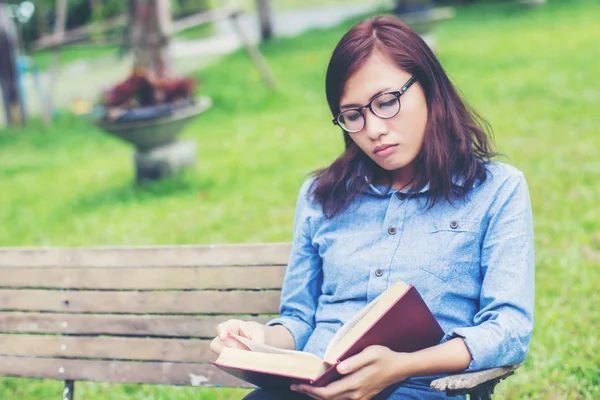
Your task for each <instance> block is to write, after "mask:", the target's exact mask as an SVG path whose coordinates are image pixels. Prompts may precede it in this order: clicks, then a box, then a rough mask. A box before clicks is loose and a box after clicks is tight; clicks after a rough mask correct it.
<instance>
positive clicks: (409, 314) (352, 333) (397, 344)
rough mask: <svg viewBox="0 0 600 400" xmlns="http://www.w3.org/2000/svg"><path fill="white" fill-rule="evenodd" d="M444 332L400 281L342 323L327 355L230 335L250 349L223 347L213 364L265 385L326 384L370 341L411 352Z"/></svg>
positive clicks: (436, 340)
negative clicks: (339, 367)
mask: <svg viewBox="0 0 600 400" xmlns="http://www.w3.org/2000/svg"><path fill="white" fill-rule="evenodd" d="M443 336H444V332H443V330H442V328H441V327H440V325H439V324H438V322H437V321H436V320H435V318H434V316H433V314H432V313H431V311H430V310H429V308H428V307H427V305H426V304H425V302H424V301H423V299H422V298H421V295H420V294H419V292H417V289H416V288H415V287H414V286H412V285H410V286H409V285H407V284H406V283H404V282H398V283H396V284H394V285H393V286H391V287H390V288H388V289H387V290H386V291H385V292H383V293H382V294H381V295H380V296H378V297H377V298H376V299H375V300H373V301H372V302H371V303H369V304H368V305H367V306H366V307H365V308H363V309H362V310H361V311H360V312H359V313H358V314H356V315H355V316H354V317H353V318H352V319H351V320H350V321H348V322H347V323H346V324H344V326H343V327H342V328H341V329H340V330H339V331H338V332H337V333H336V334H335V336H334V337H333V338H332V340H331V341H330V342H329V344H328V346H327V350H326V351H325V355H324V357H323V359H321V358H319V357H317V356H315V355H314V354H311V353H307V352H302V351H294V350H283V349H278V348H275V347H271V346H267V345H264V344H260V343H256V342H253V341H252V340H250V339H247V338H244V337H241V336H236V335H232V337H234V338H235V339H236V340H238V341H239V342H240V343H242V344H243V345H244V346H245V347H246V348H247V349H248V350H241V349H234V348H230V347H225V348H223V350H222V351H221V354H220V355H219V357H218V358H217V360H216V361H214V363H213V364H214V365H216V366H217V367H218V368H220V369H222V370H223V371H225V372H228V373H230V374H232V375H234V376H236V377H238V378H240V379H243V380H245V381H247V382H250V383H252V384H254V385H257V386H261V387H289V385H290V384H292V383H309V384H312V385H315V386H325V385H327V384H328V383H330V382H332V381H334V380H336V379H338V378H340V377H341V375H340V374H339V373H338V372H337V369H336V367H337V365H338V364H339V363H340V362H342V361H343V360H345V359H347V358H349V357H352V356H353V355H355V354H358V353H360V352H361V351H362V350H364V349H365V348H367V347H369V346H371V345H381V346H385V347H388V348H390V349H391V350H393V351H396V352H413V351H417V350H421V349H424V348H426V347H430V346H433V345H436V344H438V343H439V341H440V340H441V339H442V337H443Z"/></svg>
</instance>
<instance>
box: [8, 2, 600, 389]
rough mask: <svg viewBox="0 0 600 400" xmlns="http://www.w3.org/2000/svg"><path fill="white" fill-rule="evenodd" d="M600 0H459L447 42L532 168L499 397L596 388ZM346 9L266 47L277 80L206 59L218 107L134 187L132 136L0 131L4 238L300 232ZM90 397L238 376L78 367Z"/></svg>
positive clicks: (279, 235)
mask: <svg viewBox="0 0 600 400" xmlns="http://www.w3.org/2000/svg"><path fill="white" fill-rule="evenodd" d="M599 18H600V3H599V2H597V1H594V0H572V1H561V0H555V1H552V0H549V2H548V4H546V5H545V6H544V7H542V8H541V9H539V10H536V11H527V10H525V9H523V8H522V7H520V6H517V5H516V4H513V3H512V2H510V3H502V4H487V3H485V4H477V5H476V6H473V7H469V8H459V9H457V15H456V17H455V18H453V19H451V20H449V21H447V22H445V23H444V24H443V25H442V26H441V27H440V28H439V29H438V31H437V40H438V43H439V53H438V54H439V57H440V59H441V61H442V63H443V65H444V66H445V67H446V69H447V70H448V71H449V74H450V76H451V78H452V79H453V81H454V82H455V83H456V85H457V86H458V87H459V88H460V89H461V91H462V92H463V93H464V95H465V97H466V98H467V99H468V100H469V102H470V104H471V105H473V106H474V107H475V108H476V109H477V110H478V111H480V113H481V114H482V115H484V116H485V117H486V118H487V119H488V120H489V122H490V123H491V125H492V126H493V127H494V132H495V139H496V145H497V148H498V149H499V150H500V152H502V153H503V154H504V155H505V158H503V160H504V161H506V162H509V163H511V164H513V165H515V166H516V167H518V168H520V169H521V170H523V171H524V173H525V175H526V177H527V179H528V183H529V188H530V191H531V197H532V203H533V212H534V221H535V244H536V268H537V272H536V296H537V297H536V321H535V332H534V336H533V341H532V345H531V351H530V354H529V357H528V359H527V363H526V364H525V366H524V367H523V368H521V369H520V370H519V371H518V372H517V373H516V375H515V376H514V377H511V378H510V379H509V380H507V381H506V382H503V383H502V384H500V385H499V386H498V388H497V398H518V399H520V398H533V399H598V398H600V353H599V352H598V348H599V338H600V334H599V332H600V312H599V311H598V304H600V296H599V295H598V290H597V289H596V287H595V286H596V282H598V281H600V268H599V264H600V207H598V205H597V204H598V200H597V199H598V198H599V197H600V179H598V178H599V177H600V134H599V133H600V128H599V126H600V116H599V115H600V113H598V104H599V103H600V88H599V87H600V52H598V33H599V30H598V23H597V21H598V19H599ZM349 26H350V25H349V24H346V25H344V26H341V27H338V28H335V29H331V30H324V31H313V32H308V33H306V34H303V35H302V36H299V37H296V38H288V39H277V40H274V41H273V42H271V43H269V44H267V45H265V46H263V47H262V50H263V52H264V54H265V56H266V57H267V59H268V62H269V64H270V66H271V67H272V69H273V71H274V74H275V76H276V78H277V81H278V84H279V90H278V91H277V92H276V93H273V92H271V91H269V90H268V89H267V88H266V87H265V85H264V84H263V83H262V82H261V79H260V75H259V73H258V72H257V70H256V69H255V67H254V66H253V64H252V63H251V62H250V61H249V59H248V57H247V56H246V55H245V54H244V53H243V52H239V53H236V54H233V55H231V56H229V57H227V58H225V59H224V60H222V61H221V62H220V63H218V64H216V65H213V66H211V67H210V68H208V69H206V70H203V71H198V72H197V73H196V76H197V77H198V78H200V79H201V80H202V82H203V83H202V85H201V86H200V87H199V90H198V91H199V93H202V94H205V95H209V96H211V97H212V99H213V101H214V107H213V108H212V109H211V110H210V111H209V112H207V113H206V114H205V115H203V116H201V117H199V118H198V119H197V120H196V121H195V122H194V123H193V124H192V125H190V126H189V128H188V129H187V130H186V131H185V134H184V136H185V137H186V138H190V139H193V140H195V141H196V142H197V145H198V149H199V157H198V164H197V165H196V167H195V168H193V169H191V170H188V171H187V172H185V173H183V174H181V175H179V176H177V177H176V178H175V179H173V180H171V181H167V182H161V183H154V184H148V185H144V186H141V187H136V186H134V185H133V184H132V182H133V171H132V166H131V149H130V148H129V147H128V146H127V145H125V144H123V143H121V142H119V141H118V140H116V139H114V138H112V137H109V136H107V135H105V134H103V133H101V132H99V131H98V130H96V129H94V128H93V127H92V126H90V125H89V124H88V123H87V122H86V121H85V120H82V119H76V118H74V117H66V116H64V117H61V119H60V120H59V121H58V122H57V123H56V124H55V125H54V126H53V127H52V128H49V129H45V128H42V127H41V126H40V125H37V124H36V123H32V124H31V125H30V126H29V127H28V128H27V129H25V130H24V131H18V130H16V131H3V132H2V131H0V221H1V225H0V245H1V246H25V245H26V246H84V245H152V244H173V243H175V244H204V243H238V242H265V241H267V242H271V241H289V240H290V239H291V225H292V219H293V212H294V203H295V199H296V194H297V190H298V188H299V187H300V185H301V183H302V181H303V179H304V178H305V177H306V176H307V174H309V173H310V171H312V170H314V169H316V168H318V167H321V166H323V165H325V164H326V163H328V162H330V161H331V160H332V159H333V158H334V157H335V156H336V155H337V154H338V153H339V152H340V150H341V149H342V140H341V135H340V133H339V132H338V131H337V130H336V129H335V128H334V127H333V125H331V122H330V119H331V116H330V115H329V112H328V109H327V105H326V102H325V96H324V83H323V81H324V73H325V68H326V63H327V60H328V57H329V55H330V53H331V50H332V49H333V46H334V45H335V43H336V41H337V40H339V38H340V36H341V35H342V33H343V32H344V31H345V30H346V29H347V28H348V27H349ZM61 387H62V386H61V383H60V382H52V381H37V380H25V379H6V378H5V379H0V398H1V399H3V400H17V399H19V400H21V399H52V398H58V396H59V395H60V393H61V390H62V389H61ZM77 392H78V393H77V395H78V397H79V398H85V399H89V400H96V399H104V398H110V399H119V400H120V399H123V400H124V399H128V400H129V399H131V400H133V399H173V400H179V399H186V400H188V399H189V400H191V399H194V400H197V399H219V398H222V399H236V398H239V397H240V396H241V394H242V393H243V392H240V391H227V390H223V391H214V390H212V389H199V388H174V387H161V386H144V385H107V384H94V383H78V384H77Z"/></svg>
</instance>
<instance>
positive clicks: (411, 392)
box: [243, 386, 464, 400]
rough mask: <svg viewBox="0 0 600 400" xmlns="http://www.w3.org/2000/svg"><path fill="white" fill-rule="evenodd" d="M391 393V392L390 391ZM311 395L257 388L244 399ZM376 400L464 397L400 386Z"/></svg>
mask: <svg viewBox="0 0 600 400" xmlns="http://www.w3.org/2000/svg"><path fill="white" fill-rule="evenodd" d="M388 393H389V392H388ZM310 399H312V398H311V397H308V396H305V395H302V394H299V393H296V392H292V391H290V390H268V389H256V390H254V391H253V392H251V393H249V394H248V395H247V396H246V397H244V399H243V400H310ZM375 399H376V400H384V399H387V400H438V399H440V400H441V399H445V400H452V399H457V400H458V399H464V397H462V396H459V397H446V394H445V393H443V392H434V391H432V390H427V389H420V388H417V387H406V386H400V387H398V388H397V389H396V390H394V393H393V394H392V395H391V396H389V397H387V396H376V397H375Z"/></svg>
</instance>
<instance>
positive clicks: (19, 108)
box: [0, 0, 25, 125]
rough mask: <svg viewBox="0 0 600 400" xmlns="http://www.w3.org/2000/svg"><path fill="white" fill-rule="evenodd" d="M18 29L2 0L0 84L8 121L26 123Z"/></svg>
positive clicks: (0, 17)
mask: <svg viewBox="0 0 600 400" xmlns="http://www.w3.org/2000/svg"><path fill="white" fill-rule="evenodd" d="M17 57H18V48H17V30H16V28H15V24H14V21H13V19H12V17H11V14H10V11H9V9H8V4H7V3H6V1H5V0H0V86H1V89H2V98H3V103H4V112H5V114H6V122H7V123H8V124H9V125H13V124H14V125H19V124H20V125H24V124H25V112H24V107H23V102H22V98H21V93H20V90H19V81H18V80H19V74H18V71H17Z"/></svg>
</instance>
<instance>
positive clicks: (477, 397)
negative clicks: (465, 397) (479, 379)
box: [469, 385, 494, 400]
mask: <svg viewBox="0 0 600 400" xmlns="http://www.w3.org/2000/svg"><path fill="white" fill-rule="evenodd" d="M492 393H494V388H493V387H490V386H487V385H485V386H482V387H480V388H477V389H475V390H474V391H472V392H470V393H469V400H491V398H492Z"/></svg>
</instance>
